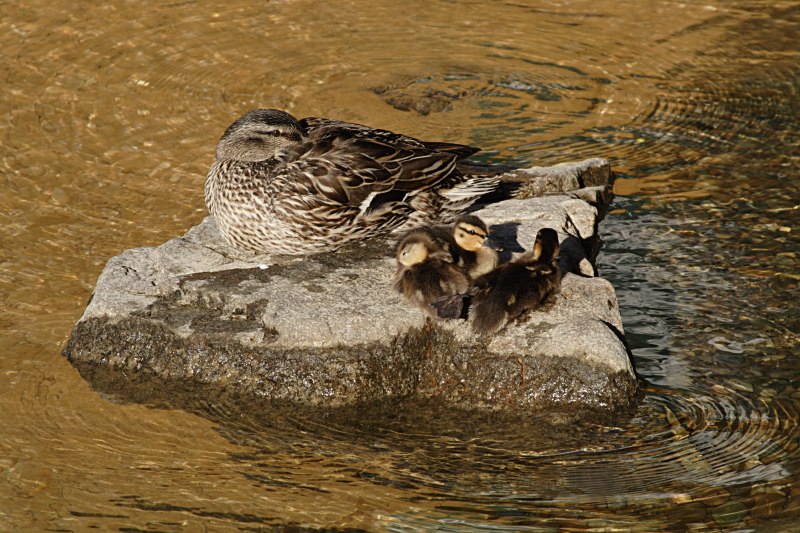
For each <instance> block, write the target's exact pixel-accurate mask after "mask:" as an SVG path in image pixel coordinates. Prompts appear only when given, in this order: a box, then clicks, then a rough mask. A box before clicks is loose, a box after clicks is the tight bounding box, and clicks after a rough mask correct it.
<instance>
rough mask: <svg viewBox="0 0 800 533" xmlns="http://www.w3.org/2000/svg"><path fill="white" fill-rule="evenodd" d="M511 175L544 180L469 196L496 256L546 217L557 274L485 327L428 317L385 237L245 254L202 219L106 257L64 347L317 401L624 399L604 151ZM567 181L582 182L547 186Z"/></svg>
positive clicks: (524, 244)
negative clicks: (508, 320)
mask: <svg viewBox="0 0 800 533" xmlns="http://www.w3.org/2000/svg"><path fill="white" fill-rule="evenodd" d="M526 173H527V175H528V180H527V181H525V180H523V179H522V178H524V177H525V175H526ZM587 177H590V178H591V179H587ZM514 179H516V180H519V181H520V182H523V185H522V187H523V189H525V190H529V191H533V190H535V191H537V192H538V193H541V192H542V191H547V190H549V191H556V192H557V193H556V194H548V195H545V196H541V197H534V198H527V199H512V200H507V201H503V202H500V203H497V204H491V205H488V206H486V207H484V208H483V209H481V210H479V211H477V212H476V214H477V215H479V216H480V217H482V218H483V219H484V220H485V221H486V222H487V223H488V224H489V226H490V228H491V231H492V236H491V242H492V244H493V246H494V247H496V248H497V249H499V250H500V255H501V259H503V260H507V259H509V258H511V257H513V256H515V255H518V254H519V253H521V252H522V251H523V250H527V249H529V248H530V247H531V246H532V244H533V242H534V239H535V235H536V232H537V231H538V229H539V228H541V227H552V228H555V229H556V230H557V231H558V232H559V234H560V239H561V241H562V253H561V256H560V259H559V261H560V264H561V267H562V269H563V270H565V271H566V272H569V273H568V274H566V275H565V277H564V281H563V286H562V289H561V291H560V293H559V294H558V295H556V296H555V297H554V298H552V301H551V302H550V303H549V304H548V305H547V306H546V307H545V308H544V309H541V310H536V311H533V312H531V313H529V316H527V317H523V319H521V320H519V321H518V322H517V323H515V324H512V325H510V326H509V327H507V328H506V329H505V330H504V331H502V332H500V333H499V334H497V335H496V336H494V337H492V338H490V339H488V340H485V341H483V340H480V339H477V338H476V337H475V336H474V335H472V334H471V332H470V331H469V328H468V326H467V324H466V323H465V322H463V321H440V322H435V323H434V322H431V321H430V320H429V319H426V317H425V315H424V314H423V313H422V312H420V311H419V310H417V309H416V308H413V307H411V306H410V305H409V304H407V303H406V302H404V301H403V300H402V299H401V298H400V296H399V295H398V294H396V293H395V292H393V291H392V289H391V283H392V276H393V274H394V271H395V263H394V260H393V258H392V257H391V255H390V253H391V249H392V244H393V243H391V242H388V241H386V240H373V241H366V242H362V243H359V244H357V245H353V246H351V247H349V248H346V249H343V250H340V251H339V252H336V253H332V254H319V255H315V256H310V257H305V258H293V257H278V256H275V257H268V256H257V255H252V254H248V253H243V252H239V251H237V250H235V249H233V248H231V247H230V246H229V245H228V244H227V243H226V242H225V241H224V240H223V238H222V237H221V235H220V234H219V233H218V231H217V229H216V226H215V225H214V222H213V220H212V219H211V218H206V219H205V220H204V221H203V222H202V223H201V224H200V225H198V226H195V227H194V228H192V229H190V230H189V231H188V232H187V233H186V234H185V235H184V236H182V237H178V238H176V239H172V240H170V241H168V242H166V243H165V244H163V245H161V246H158V247H155V248H137V249H133V250H128V251H126V252H124V253H122V254H121V255H119V256H117V257H114V258H112V259H111V260H110V261H109V262H108V264H107V265H106V267H105V269H104V270H103V272H102V274H101V275H100V278H99V280H98V282H97V286H96V288H95V291H94V295H93V297H92V299H91V301H90V303H89V305H88V306H87V308H86V311H85V312H84V315H83V317H82V318H81V319H80V321H79V322H78V323H77V325H76V326H75V329H74V330H73V332H72V335H71V337H70V339H69V341H68V343H67V346H66V348H65V354H66V355H67V356H68V357H69V358H70V360H71V361H73V362H74V363H75V364H76V365H78V366H80V365H87V364H88V365H96V364H101V365H109V366H110V367H112V368H119V369H120V370H121V371H122V372H124V371H126V370H136V371H140V372H143V373H150V374H152V375H155V376H158V377H160V378H167V379H173V380H174V379H177V380H196V381H198V382H201V383H215V384H221V385H225V386H234V387H236V388H237V390H240V391H241V392H244V393H254V394H258V395H262V396H264V397H267V398H272V399H275V400H290V401H296V402H301V403H307V404H315V405H328V406H341V405H349V404H354V403H358V402H374V401H382V400H386V399H402V398H407V397H417V398H432V399H438V400H442V401H444V402H447V403H449V404H452V405H455V406H458V407H466V408H491V409H511V410H517V411H520V410H526V411H527V410H531V411H532V410H541V409H545V410H546V409H551V410H558V409H560V408H561V409H563V408H566V409H567V410H571V409H574V408H576V407H581V408H587V409H593V410H598V409H599V410H603V411H606V412H608V411H612V410H615V409H617V408H624V407H627V406H629V405H630V404H631V403H632V402H633V400H634V398H635V396H636V392H637V386H636V379H635V376H634V373H633V369H632V367H631V362H630V358H629V353H628V351H627V349H626V347H625V344H624V338H623V337H622V332H623V328H622V323H621V321H620V315H619V309H618V306H617V300H616V296H615V294H614V289H613V288H612V286H611V285H610V283H608V282H607V281H606V280H604V279H601V278H597V277H593V276H594V272H595V269H594V266H593V261H594V259H595V257H596V254H597V250H598V249H599V244H600V240H599V238H598V237H597V223H598V221H599V220H600V219H601V218H602V214H603V213H604V210H605V208H606V207H607V205H608V201H609V199H610V195H609V194H608V187H607V185H606V184H607V183H608V182H609V179H610V168H609V166H608V163H607V162H606V161H605V160H598V159H592V160H587V161H584V162H582V163H577V164H576V163H571V164H567V165H558V166H556V167H551V168H550V169H541V168H534V169H531V170H530V171H526V170H517V171H514ZM572 185H576V186H579V187H580V186H583V188H581V189H579V190H575V191H573V192H561V191H564V190H565V189H568V187H571V186H572ZM586 185H591V186H586Z"/></svg>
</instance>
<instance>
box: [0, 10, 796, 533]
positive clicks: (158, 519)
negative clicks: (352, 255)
mask: <svg viewBox="0 0 800 533" xmlns="http://www.w3.org/2000/svg"><path fill="white" fill-rule="evenodd" d="M645 4H647V5H645ZM0 30H2V32H0V44H1V45H2V49H3V53H4V57H5V61H4V62H3V63H2V65H0V72H2V75H3V83H4V86H5V88H6V90H5V95H6V96H5V98H4V99H3V101H2V102H0V109H2V120H0V133H2V141H3V142H2V149H1V150H2V165H3V169H4V172H3V174H2V178H0V179H2V180H3V190H4V191H5V192H4V194H2V195H0V223H2V227H3V229H4V231H3V232H0V250H2V252H3V253H2V254H0V297H2V302H3V304H4V305H3V309H2V310H0V326H2V330H1V331H2V332H1V333H0V375H1V376H2V378H0V412H2V413H3V416H2V425H0V530H15V531H17V530H20V531H24V530H31V531H43V530H59V531H84V530H87V529H89V528H93V527H96V528H100V529H102V530H126V531H143V530H146V531H202V530H211V531H227V530H245V531H258V530H270V529H271V528H279V529H280V528H281V527H282V526H289V527H295V526H306V527H310V528H328V529H337V530H338V529H341V530H359V529H362V530H363V529H366V530H393V531H410V530H417V529H419V530H430V529H434V528H437V529H440V530H446V531H472V530H479V529H480V530H484V529H493V530H499V531H519V530H526V529H527V530H532V531H550V530H552V531H559V530H566V531H579V530H594V531H618V530H626V531H627V530H640V531H658V530H686V529H693V530H709V531H715V530H730V529H734V530H740V531H750V530H762V531H788V530H792V529H793V528H797V527H798V526H797V524H799V523H800V483H799V482H798V479H799V476H800V452H798V447H800V429H798V422H799V421H800V410H798V405H799V404H800V378H798V376H799V375H800V374H799V373H798V370H800V363H798V360H797V358H796V353H797V347H798V331H800V310H799V309H798V303H797V294H798V279H800V272H799V270H798V256H797V254H798V253H800V245H799V244H800V243H798V240H799V239H798V233H799V232H800V228H798V224H797V221H798V217H799V216H800V207H799V206H800V192H798V187H797V179H798V176H799V175H800V162H799V161H798V157H799V154H800V152H798V146H800V118H798V117H799V116H800V97H798V88H799V87H800V66H798V65H800V52H799V51H798V47H797V42H798V38H799V37H800V6H798V5H797V4H796V2H766V1H764V2H762V1H755V0H754V1H738V2H718V1H712V2H706V3H698V2H683V3H677V2H669V1H654V2H648V3H644V2H637V1H633V0H631V1H623V2H616V1H615V2H611V1H591V2H590V1H573V2H492V3H486V2H441V3H432V2H425V3H423V2H405V3H401V2H385V3H383V2H382V3H377V2H372V3H369V4H366V3H353V2H345V3H339V2H337V3H330V4H320V3H312V2H309V1H283V2H279V1H275V2H269V3H263V4H253V5H249V4H246V3H243V2H234V3H231V4H228V5H227V6H226V7H225V8H224V9H222V8H220V9H219V10H218V11H215V10H213V9H211V8H210V7H209V6H206V5H204V4H197V3H195V2H172V3H157V2H151V3H123V2H113V3H106V4H101V5H96V6H95V5H88V4H87V5H81V6H79V7H74V6H73V5H72V4H62V3H60V2H50V3H44V2H29V3H26V4H25V5H24V6H19V5H4V6H0ZM256 106H270V107H281V108H285V109H288V110H290V111H292V112H293V113H295V114H297V115H300V116H305V115H322V116H330V117H335V118H340V119H345V120H353V121H357V122H363V123H368V124H371V125H375V126H380V127H384V128H389V129H395V130H398V131H402V132H405V133H409V134H413V135H418V136H421V137H424V138H431V139H443V140H449V141H453V142H464V143H471V144H476V145H478V146H482V147H483V148H484V149H485V152H483V155H482V157H484V159H486V160H489V161H493V162H503V163H512V164H518V165H528V164H552V163H557V162H561V161H567V160H578V159H582V158H585V157H595V156H601V157H607V158H609V159H611V160H612V162H613V164H614V167H615V169H616V170H617V171H618V176H619V177H618V180H617V182H616V183H615V192H616V193H617V195H618V196H617V199H616V201H615V204H614V208H615V209H614V210H613V211H612V213H610V214H609V216H608V217H607V219H606V220H605V221H604V222H603V224H602V226H601V231H602V234H603V237H604V239H605V240H606V246H605V249H604V252H603V253H602V255H601V257H600V270H601V274H603V275H604V276H606V277H608V278H609V279H610V280H611V281H612V282H613V283H614V285H615V287H616V288H617V291H618V296H619V299H620V304H621V307H622V311H623V321H624V324H625V328H626V333H627V336H628V340H629V342H630V344H631V347H632V350H633V353H634V356H635V364H636V367H637V370H638V372H639V374H640V375H641V376H642V378H643V379H644V380H645V381H646V386H645V396H644V399H643V402H642V404H641V405H640V406H639V408H638V409H637V410H636V411H635V412H634V413H632V415H631V418H630V419H629V420H624V421H620V422H619V423H618V425H616V426H612V425H603V424H598V425H594V426H582V427H577V428H574V427H569V428H554V429H549V430H544V429H542V428H541V427H540V426H539V425H537V424H536V423H534V422H532V421H527V420H524V419H522V420H520V419H514V420H511V419H508V418H505V417H501V416H500V415H487V414H483V415H481V414H474V413H473V414H470V413H452V412H448V411H446V410H443V409H442V408H441V407H437V406H430V405H405V406H374V407H373V408H368V407H364V408H362V409H361V410H358V411H351V412H345V411H342V412H334V413H313V412H307V411H299V410H294V409H292V408H291V407H283V408H280V407H278V406H269V405H261V404H258V403H249V404H244V405H243V404H242V402H241V401H238V400H236V399H234V398H229V397H228V396H225V395H222V396H220V395H218V394H216V393H215V394H213V395H212V394H210V393H209V392H208V391H194V392H193V393H191V394H189V393H187V392H186V391H177V390H176V391H175V393H174V397H175V401H174V402H173V403H172V404H171V405H168V406H165V405H157V406H153V405H149V404H148V401H147V400H148V398H149V397H150V396H149V395H148V389H147V387H148V386H153V385H152V384H150V385H147V384H142V385H141V387H140V388H138V389H136V391H133V392H131V391H129V395H128V398H129V399H130V398H131V397H134V398H138V399H139V401H136V402H126V401H120V400H119V395H116V394H109V393H110V392H113V391H109V390H103V389H102V387H101V388H99V390H91V389H90V388H89V386H88V385H87V383H86V382H85V381H84V380H83V379H82V378H81V377H80V376H79V375H78V373H77V372H76V371H75V369H73V368H72V367H71V366H70V365H69V363H68V362H67V361H66V360H64V359H63V358H62V357H61V356H60V349H61V347H62V345H63V343H64V341H65V340H66V337H67V335H68V334H69V331H70V329H71V327H72V325H73V324H74V322H75V321H76V320H77V319H78V317H79V316H80V314H81V312H82V311H83V307H84V305H85V302H86V300H87V298H88V297H89V295H90V293H91V290H92V287H93V286H94V283H95V281H96V278H97V275H98V274H99V272H100V270H101V269H102V266H103V264H104V263H105V261H106V260H107V259H108V258H109V257H110V256H112V255H114V254H117V253H119V252H121V251H122V250H124V249H127V248H131V247H135V246H143V245H155V244H159V243H161V242H163V241H164V240H166V239H168V238H170V237H173V236H174V235H176V234H179V233H182V232H183V231H185V230H186V229H187V228H188V227H190V226H191V225H192V224H195V223H197V222H199V221H200V220H201V218H202V217H203V215H204V207H203V200H202V187H203V183H204V179H205V172H206V170H207V168H208V166H209V164H210V162H211V158H212V154H213V147H214V145H215V143H216V141H217V139H218V138H219V135H220V134H221V132H222V131H223V130H224V128H225V127H226V126H227V125H228V124H229V123H230V122H231V121H232V120H233V119H234V118H235V117H237V116H238V115H240V114H241V113H242V112H243V111H244V110H246V109H249V108H252V107H256ZM131 378H132V380H133V381H134V382H135V377H134V376H131ZM165 386H166V385H165ZM137 395H138V396H137Z"/></svg>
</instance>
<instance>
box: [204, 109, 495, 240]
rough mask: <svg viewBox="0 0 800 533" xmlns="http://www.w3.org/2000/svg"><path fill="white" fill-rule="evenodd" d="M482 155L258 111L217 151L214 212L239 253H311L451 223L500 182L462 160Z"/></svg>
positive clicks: (209, 200) (210, 186)
mask: <svg viewBox="0 0 800 533" xmlns="http://www.w3.org/2000/svg"><path fill="white" fill-rule="evenodd" d="M477 151H478V148H473V147H470V146H465V145H460V144H450V143H440V142H427V141H421V140H418V139H415V138H413V137H408V136H406V135H401V134H398V133H393V132H391V131H387V130H381V129H374V128H370V127H368V126H363V125H360V124H351V123H348V122H340V121H338V120H331V119H324V118H314V117H309V118H304V119H302V120H297V119H295V118H294V117H293V116H292V115H290V114H288V113H285V112H283V111H279V110H276V109H256V110H253V111H250V112H248V113H246V114H245V115H243V116H242V117H240V118H239V119H238V120H236V121H235V122H234V123H233V124H231V125H230V127H228V129H227V130H226V131H225V133H224V134H223V136H222V138H221V139H220V140H219V143H218V144H217V150H216V161H215V162H214V164H213V165H212V166H211V169H210V170H209V172H208V177H207V179H206V187H205V200H206V205H207V207H208V210H209V212H210V213H211V215H213V217H214V219H215V220H216V222H217V225H218V226H219V229H220V230H221V231H222V233H223V235H224V236H225V237H226V238H227V240H228V241H229V242H230V243H231V244H233V245H234V246H236V247H238V248H241V249H246V250H252V251H256V252H262V253H279V254H309V253H316V252H323V251H329V250H335V249H337V248H339V247H341V246H342V245H344V244H347V243H348V242H351V241H354V240H359V239H364V238H368V237H372V236H375V235H378V234H383V233H388V232H390V231H392V230H395V229H398V228H400V227H401V226H403V225H404V224H405V225H408V226H413V225H419V224H425V223H436V222H451V221H452V220H453V219H454V218H455V217H457V216H458V215H459V214H461V213H462V212H463V211H464V210H465V209H466V208H468V207H469V206H470V205H471V204H472V203H474V202H475V201H476V200H477V199H478V198H480V197H481V196H482V195H484V194H486V193H488V192H491V191H492V190H494V189H495V188H496V187H497V185H498V180H497V178H496V177H493V176H467V175H464V174H462V172H461V171H459V169H458V168H457V163H458V162H459V161H460V160H461V159H463V158H466V157H468V156H470V155H472V154H474V153H475V152H477Z"/></svg>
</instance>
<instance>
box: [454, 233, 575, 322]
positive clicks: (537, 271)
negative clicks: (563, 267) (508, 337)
mask: <svg viewBox="0 0 800 533" xmlns="http://www.w3.org/2000/svg"><path fill="white" fill-rule="evenodd" d="M558 248H559V246H558V234H557V233H556V231H555V230H553V229H550V228H543V229H540V230H539V233H538V234H537V235H536V242H535V244H534V245H533V250H531V251H529V252H527V253H525V254H523V255H522V256H520V257H519V258H518V259H516V260H515V261H511V262H509V263H505V264H504V265H501V266H499V267H498V268H496V269H494V270H492V271H491V272H489V273H488V274H485V275H483V276H481V277H480V278H478V279H477V280H475V284H474V286H473V287H472V288H471V290H470V294H472V305H471V307H470V309H469V320H470V323H471V325H472V330H473V331H474V332H475V333H477V334H479V335H491V334H493V333H496V332H498V331H500V330H501V329H502V328H503V327H504V326H505V325H506V324H508V323H509V322H510V321H511V320H514V319H515V318H517V317H518V316H520V315H521V314H523V313H524V312H526V311H529V310H531V309H535V308H536V307H539V306H540V305H542V303H544V301H545V300H546V299H547V297H548V296H550V295H551V294H553V293H554V292H555V291H557V290H558V288H559V287H560V286H561V271H560V270H559V268H558V264H557V263H556V259H557V257H558Z"/></svg>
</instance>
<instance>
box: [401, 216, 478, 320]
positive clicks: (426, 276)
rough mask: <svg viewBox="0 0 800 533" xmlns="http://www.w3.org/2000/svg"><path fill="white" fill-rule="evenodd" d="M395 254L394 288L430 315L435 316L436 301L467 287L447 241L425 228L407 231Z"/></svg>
mask: <svg viewBox="0 0 800 533" xmlns="http://www.w3.org/2000/svg"><path fill="white" fill-rule="evenodd" d="M395 257H396V259H397V263H398V268H397V273H396V274H395V278H394V288H395V290H396V291H397V292H399V293H400V294H402V295H403V296H404V297H405V298H406V299H407V300H408V301H410V302H411V303H413V304H414V305H416V306H417V307H419V308H420V309H422V310H423V311H425V312H426V313H427V314H428V315H430V316H431V317H433V318H437V316H438V315H437V312H436V309H435V308H433V307H432V306H431V304H432V303H433V302H434V301H435V300H437V299H438V298H441V297H442V296H448V295H453V294H460V293H463V292H465V291H466V290H467V289H468V288H469V283H470V282H469V279H468V278H467V275H466V274H465V273H464V271H463V270H462V269H460V268H459V267H457V266H456V265H454V264H453V262H452V261H453V257H452V255H451V253H450V251H449V250H448V248H447V241H446V240H444V239H440V238H437V236H436V234H435V232H431V231H430V230H429V229H428V228H420V229H416V230H411V231H410V232H408V233H406V234H405V236H404V237H403V238H402V239H401V240H400V242H399V243H398V245H397V248H396V253H395Z"/></svg>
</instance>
